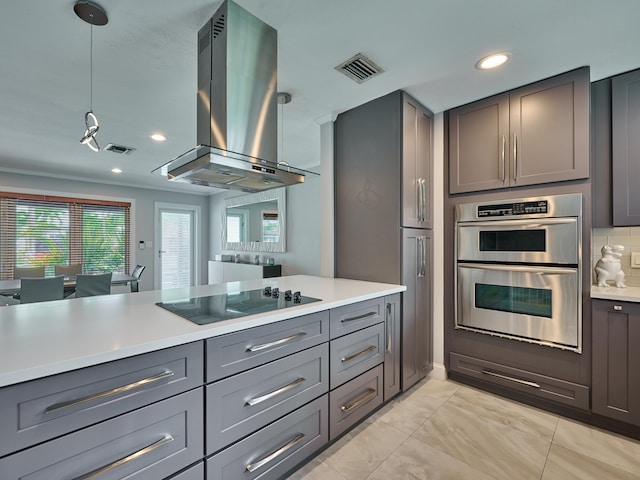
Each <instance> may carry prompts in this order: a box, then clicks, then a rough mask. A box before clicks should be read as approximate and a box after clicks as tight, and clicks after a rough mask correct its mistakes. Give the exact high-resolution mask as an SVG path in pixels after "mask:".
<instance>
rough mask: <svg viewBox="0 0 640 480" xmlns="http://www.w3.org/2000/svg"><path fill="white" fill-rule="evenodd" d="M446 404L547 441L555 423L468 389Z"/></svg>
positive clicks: (541, 413)
mask: <svg viewBox="0 0 640 480" xmlns="http://www.w3.org/2000/svg"><path fill="white" fill-rule="evenodd" d="M447 403H448V404H449V405H455V406H456V407H460V408H461V409H462V410H466V411H468V412H471V413H474V414H476V415H480V416H482V417H484V418H487V419H489V420H492V421H494V422H498V423H502V424H503V425H506V426H509V427H513V428H515V429H517V430H520V431H521V432H526V433H531V434H534V435H538V436H540V437H541V438H543V439H545V440H548V441H549V442H550V441H551V439H552V438H553V434H554V432H555V430H556V425H557V424H558V417H557V416H555V415H552V414H550V413H546V412H544V411H542V410H538V409H536V408H533V407H529V406H526V405H523V404H520V403H517V402H513V401H510V400H506V399H503V398H500V397H498V396H495V395H492V394H489V393H486V392H482V391H480V390H476V389H473V388H470V387H460V388H459V389H458V390H457V391H456V393H454V394H453V395H452V396H451V398H450V399H449V400H448V402H447Z"/></svg>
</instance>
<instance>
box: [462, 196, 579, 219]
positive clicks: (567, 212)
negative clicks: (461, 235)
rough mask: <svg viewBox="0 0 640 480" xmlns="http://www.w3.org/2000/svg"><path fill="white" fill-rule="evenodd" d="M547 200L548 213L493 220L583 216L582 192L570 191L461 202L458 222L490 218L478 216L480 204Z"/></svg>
mask: <svg viewBox="0 0 640 480" xmlns="http://www.w3.org/2000/svg"><path fill="white" fill-rule="evenodd" d="M542 200H546V201H547V203H548V207H549V210H548V212H547V213H544V214H541V213H532V214H527V215H513V216H511V217H509V216H505V217H495V218H493V219H492V220H491V221H502V220H505V219H510V218H519V219H522V218H549V217H581V216H582V194H580V193H568V194H562V195H547V196H544V195H542V196H536V197H526V198H523V197H521V198H509V199H502V200H488V201H484V202H473V203H459V204H457V205H456V206H455V219H456V222H473V221H478V220H483V221H484V220H489V219H485V218H478V215H477V207H478V206H480V205H501V204H505V203H525V202H535V201H542Z"/></svg>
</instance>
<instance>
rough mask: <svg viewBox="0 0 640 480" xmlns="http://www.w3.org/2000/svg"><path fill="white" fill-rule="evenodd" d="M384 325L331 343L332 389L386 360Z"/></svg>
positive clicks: (375, 326) (381, 324)
mask: <svg viewBox="0 0 640 480" xmlns="http://www.w3.org/2000/svg"><path fill="white" fill-rule="evenodd" d="M384 340H385V338H384V323H379V324H378V325H374V326H373V327H369V328H365V329H364V330H360V331H358V332H355V333H352V334H350V335H345V336H344V337H340V338H337V339H335V340H332V341H331V345H330V347H329V349H330V353H331V360H330V365H329V368H330V369H331V380H330V382H329V384H330V388H331V389H334V388H336V387H338V386H340V385H342V384H343V383H345V382H348V381H349V380H351V379H352V378H354V377H356V376H358V375H360V374H361V373H364V372H366V371H367V370H369V369H371V368H373V367H375V366H376V365H378V364H380V363H382V362H383V360H384Z"/></svg>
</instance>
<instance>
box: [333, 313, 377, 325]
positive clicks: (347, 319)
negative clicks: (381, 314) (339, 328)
mask: <svg viewBox="0 0 640 480" xmlns="http://www.w3.org/2000/svg"><path fill="white" fill-rule="evenodd" d="M377 314H378V312H367V313H363V314H362V315H357V316H355V317H349V318H343V319H342V320H340V323H347V322H353V321H354V320H362V319H363V318H367V317H373V316H374V315H377Z"/></svg>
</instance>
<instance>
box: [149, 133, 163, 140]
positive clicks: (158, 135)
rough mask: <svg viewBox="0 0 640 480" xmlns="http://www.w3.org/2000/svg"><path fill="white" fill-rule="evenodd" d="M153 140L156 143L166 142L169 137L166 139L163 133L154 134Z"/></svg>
mask: <svg viewBox="0 0 640 480" xmlns="http://www.w3.org/2000/svg"><path fill="white" fill-rule="evenodd" d="M151 139H152V140H155V141H156V142H164V141H165V140H166V139H167V137H165V136H164V135H163V134H161V133H154V134H153V135H151Z"/></svg>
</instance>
